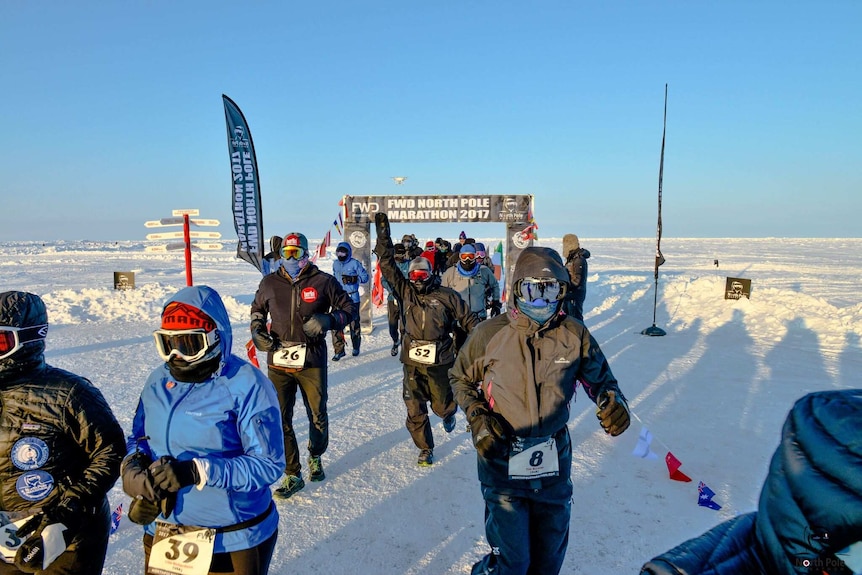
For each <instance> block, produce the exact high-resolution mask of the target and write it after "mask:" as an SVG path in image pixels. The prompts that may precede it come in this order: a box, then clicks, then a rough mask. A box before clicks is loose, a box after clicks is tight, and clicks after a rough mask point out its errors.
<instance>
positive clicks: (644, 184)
mask: <svg viewBox="0 0 862 575" xmlns="http://www.w3.org/2000/svg"><path fill="white" fill-rule="evenodd" d="M860 22H862V2H858V1H856V0H845V1H825V2H810V1H805V2H802V1H795V0H791V1H786V0H783V1H766V0H763V1H755V2H751V1H732V0H731V1H727V0H723V1H721V2H690V1H672V2H671V1H667V2H652V1H637V2H632V1H626V2H622V1H608V2H575V1H567V2H563V1H539V2H523V1H505V0H502V1H501V0H495V1H490V0H488V1H477V0H464V1H444V2H404V1H403V0H400V1H394V0H393V1H375V0H371V1H368V2H361V3H360V2H327V1H320V2H253V3H240V2H233V3H228V2H221V1H209V0H208V1H206V2H204V1H183V2H175V1H171V2H168V1H161V0H154V1H149V2H90V1H82V2H59V1H55V2H4V3H3V4H2V7H0V63H2V67H3V78H4V81H3V83H2V84H3V90H2V102H3V109H4V114H3V123H4V124H5V131H4V137H3V138H0V157H2V161H0V165H2V166H3V171H4V175H5V177H4V178H3V179H2V184H0V186H2V191H0V198H2V199H0V202H2V205H3V209H2V210H0V240H4V241H8V240H19V239H20V240H31V239H32V240H40V239H43V240H55V239H70V240H71V239H93V240H112V239H117V240H119V239H138V238H143V237H144V236H145V235H146V233H147V232H148V230H147V229H145V228H144V226H143V222H144V221H145V220H152V219H159V218H161V217H167V216H170V214H171V211H172V210H173V209H177V208H198V209H200V211H201V217H206V218H217V219H220V220H221V221H222V225H221V227H220V228H219V231H221V232H222V233H223V234H224V236H225V239H227V240H228V241H231V240H232V238H233V237H234V235H233V227H232V224H231V219H230V218H231V211H230V208H231V205H230V192H231V186H230V183H231V182H230V164H229V160H228V153H227V140H226V132H225V121H224V111H223V108H222V101H221V95H222V94H223V93H224V94H227V95H228V96H230V97H231V98H232V99H233V100H234V101H235V102H236V103H237V104H238V105H239V106H240V108H241V109H242V111H243V113H244V114H245V116H246V118H247V120H248V122H249V126H250V128H251V132H252V135H253V138H254V142H255V148H256V152H257V159H258V165H259V168H260V178H261V184H262V195H263V197H262V200H263V214H264V233H265V235H267V236H268V235H272V234H282V233H284V232H287V231H289V230H298V231H302V232H304V233H306V234H307V235H308V236H309V238H312V239H314V238H320V237H322V236H323V235H324V234H325V233H326V231H327V230H328V229H329V228H330V224H331V222H332V220H333V218H334V217H335V215H336V214H337V213H338V200H339V199H340V198H341V196H342V195H343V194H350V195H373V194H397V193H404V194H409V195H425V194H446V195H451V194H457V193H464V194H533V195H534V197H535V207H536V209H535V217H536V220H537V223H538V224H539V227H540V229H539V234H540V236H542V235H544V236H546V237H551V236H553V237H559V236H561V235H563V234H564V233H569V232H574V233H577V234H578V235H579V236H581V237H650V236H654V235H655V224H656V210H657V205H656V204H657V202H656V196H657V190H658V167H659V155H660V149H661V135H662V111H663V104H664V87H665V84H666V83H667V84H668V85H669V88H668V90H669V100H668V121H667V148H666V152H665V166H664V182H663V192H664V203H663V211H662V215H663V222H664V235H665V236H666V237H762V236H775V237H785V236H786V237H858V236H859V235H860V229H862V226H860V224H859V223H858V220H859V215H860V214H862V193H860V192H862V160H860V158H862V138H860V134H862V73H860V70H862V40H860V34H859V25H860ZM392 176H407V177H408V179H407V181H406V182H405V183H404V184H403V185H402V186H400V187H396V185H395V184H394V182H393V181H392V180H391V179H390V178H391V177H392ZM407 227H408V226H407V225H404V226H403V228H402V227H401V226H399V229H397V230H395V231H396V232H398V233H403V232H408V231H412V232H413V233H416V235H417V236H419V237H432V238H433V237H436V236H438V235H443V236H444V237H450V238H455V237H457V233H458V231H459V230H460V229H464V228H465V227H466V228H468V229H469V230H470V235H474V236H477V237H497V236H502V234H503V231H504V230H502V229H500V230H496V227H495V226H492V225H490V224H488V225H485V226H484V228H487V229H484V228H483V226H482V225H479V224H472V225H469V224H468V225H464V224H446V225H435V226H433V227H432V226H429V225H419V224H417V225H416V227H415V228H413V229H409V230H408V229H407Z"/></svg>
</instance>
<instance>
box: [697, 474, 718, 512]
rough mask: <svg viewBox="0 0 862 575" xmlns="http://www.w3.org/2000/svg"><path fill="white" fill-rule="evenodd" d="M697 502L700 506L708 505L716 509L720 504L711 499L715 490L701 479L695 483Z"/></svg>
mask: <svg viewBox="0 0 862 575" xmlns="http://www.w3.org/2000/svg"><path fill="white" fill-rule="evenodd" d="M697 494H698V495H697V504H698V505H700V506H701V507H709V508H710V509H714V510H716V511H718V510H719V509H721V505H719V504H718V503H716V502H715V501H713V500H712V498H713V497H715V491H713V490H712V489H710V488H709V487H707V486H706V483H704V482H703V481H701V482H700V483H698V484H697Z"/></svg>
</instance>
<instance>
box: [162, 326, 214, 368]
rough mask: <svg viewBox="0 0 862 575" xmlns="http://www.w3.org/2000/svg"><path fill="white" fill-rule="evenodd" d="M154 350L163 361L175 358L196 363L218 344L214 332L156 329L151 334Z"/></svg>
mask: <svg viewBox="0 0 862 575" xmlns="http://www.w3.org/2000/svg"><path fill="white" fill-rule="evenodd" d="M153 337H154V338H155V339H156V350H158V352H159V356H161V358H162V359H163V360H164V361H169V360H170V359H171V357H173V356H177V357H179V358H180V359H183V360H185V361H188V362H192V361H197V360H199V359H200V358H202V357H203V356H204V355H206V352H207V350H208V349H209V348H211V347H212V346H213V345H215V344H216V343H218V332H217V331H216V330H211V331H206V330H203V329H157V330H156V331H154V332H153Z"/></svg>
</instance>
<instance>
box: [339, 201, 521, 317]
mask: <svg viewBox="0 0 862 575" xmlns="http://www.w3.org/2000/svg"><path fill="white" fill-rule="evenodd" d="M341 204H342V206H343V207H342V209H343V210H344V213H343V214H342V215H343V217H344V241H346V242H349V243H350V246H351V248H352V250H353V257H354V258H356V259H357V260H359V261H360V262H362V265H363V266H365V269H367V270H368V271H369V273H371V269H372V267H371V248H372V241H371V226H372V225H373V224H374V215H375V214H376V213H378V212H384V213H385V214H386V215H388V216H389V221H390V222H406V223H416V224H426V223H427V224H431V223H458V222H481V223H500V224H503V225H505V226H506V236H505V237H506V240H505V242H504V248H503V277H504V281H505V282H506V293H511V291H512V290H511V287H512V286H511V285H510V283H509V279H508V278H510V277H512V274H511V271H512V268H514V266H515V262H516V261H517V260H518V255H520V253H521V251H522V250H523V249H524V248H526V247H528V246H532V245H533V234H531V233H530V230H531V229H532V224H531V222H530V219H531V215H532V213H533V196H532V195H510V196H505V195H451V196H440V195H437V196H344V197H343V198H342V202H341ZM374 241H375V242H376V241H377V240H376V238H375V240H374ZM488 247H489V248H490V247H491V246H488ZM489 255H490V253H489ZM359 320H360V324H361V326H362V331H363V332H364V333H370V332H371V330H372V325H371V320H372V316H371V286H370V285H369V287H368V288H367V289H364V290H363V291H362V295H361V299H360V303H359Z"/></svg>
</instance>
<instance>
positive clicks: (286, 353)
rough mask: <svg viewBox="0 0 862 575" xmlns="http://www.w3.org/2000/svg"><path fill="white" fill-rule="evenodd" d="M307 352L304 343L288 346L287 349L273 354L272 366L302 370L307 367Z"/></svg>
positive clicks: (283, 348)
mask: <svg viewBox="0 0 862 575" xmlns="http://www.w3.org/2000/svg"><path fill="white" fill-rule="evenodd" d="M305 352H306V347H305V344H304V343H293V344H287V346H286V347H281V348H279V349H277V350H275V351H274V352H272V364H273V365H277V366H279V367H289V368H292V369H302V368H303V367H305Z"/></svg>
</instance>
